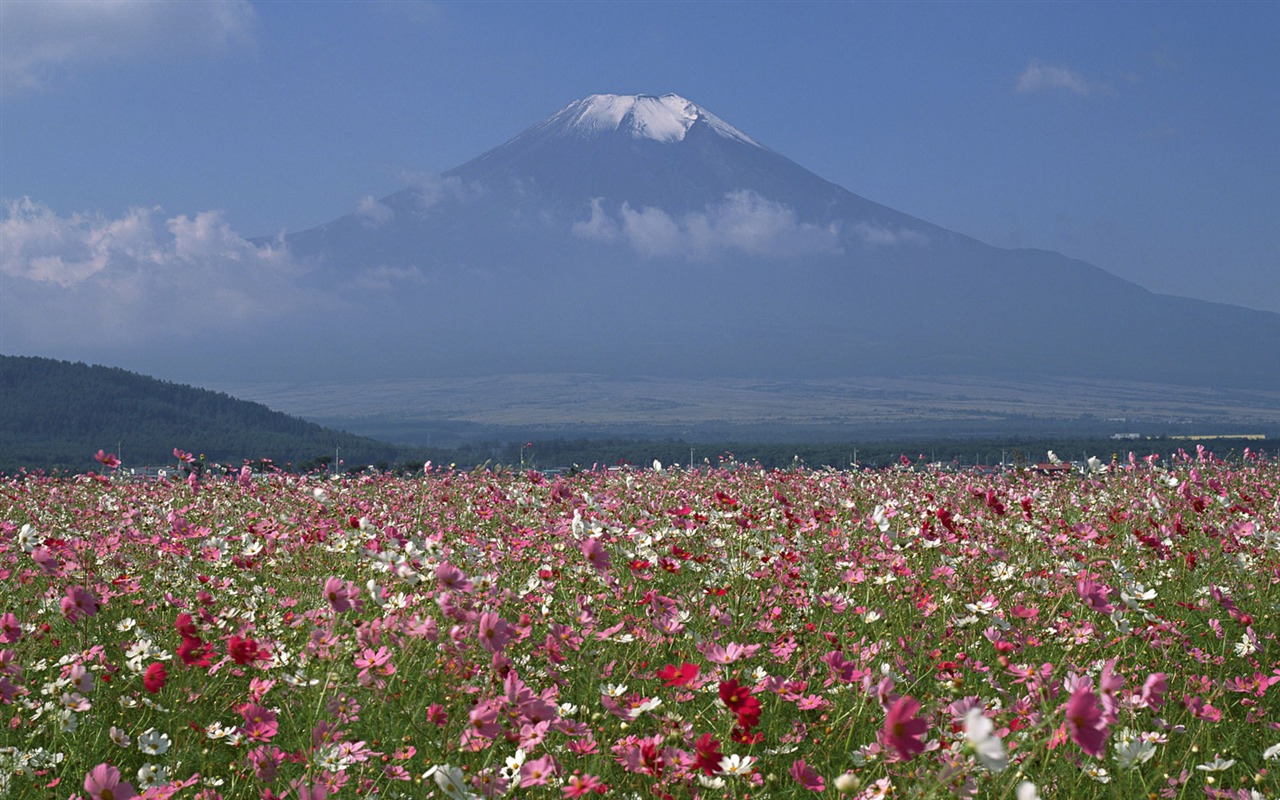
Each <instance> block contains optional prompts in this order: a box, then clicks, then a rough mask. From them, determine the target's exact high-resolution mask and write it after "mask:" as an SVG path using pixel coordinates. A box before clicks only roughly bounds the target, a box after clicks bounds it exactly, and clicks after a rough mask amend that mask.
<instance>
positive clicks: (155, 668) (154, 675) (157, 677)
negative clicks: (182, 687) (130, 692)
mask: <svg viewBox="0 0 1280 800" xmlns="http://www.w3.org/2000/svg"><path fill="white" fill-rule="evenodd" d="M168 680H169V673H168V672H166V671H165V668H164V664H161V663H160V662H159V661H154V662H152V664H151V666H149V667H147V671H146V673H145V674H144V675H143V676H142V687H143V688H144V689H146V690H147V691H148V692H151V693H152V694H155V693H156V692H158V691H160V690H161V689H163V688H164V684H165V682H166V681H168Z"/></svg>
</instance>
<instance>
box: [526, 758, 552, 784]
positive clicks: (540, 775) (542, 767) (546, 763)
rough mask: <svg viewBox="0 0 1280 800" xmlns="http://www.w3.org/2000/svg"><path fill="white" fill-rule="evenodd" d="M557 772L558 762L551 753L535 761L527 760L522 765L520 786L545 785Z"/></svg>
mask: <svg viewBox="0 0 1280 800" xmlns="http://www.w3.org/2000/svg"><path fill="white" fill-rule="evenodd" d="M555 774H556V762H555V761H553V760H552V758H551V756H550V754H548V755H545V756H543V757H542V758H537V759H534V760H533V761H526V762H524V763H523V764H521V765H520V788H521V789H525V788H528V787H530V786H544V785H545V784H546V783H547V781H548V780H550V778H551V776H552V775H555Z"/></svg>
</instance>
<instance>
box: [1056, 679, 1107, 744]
mask: <svg viewBox="0 0 1280 800" xmlns="http://www.w3.org/2000/svg"><path fill="white" fill-rule="evenodd" d="M1066 713H1067V730H1068V731H1070V733H1071V738H1072V739H1074V740H1075V743H1076V744H1078V745H1080V749H1081V750H1083V751H1085V752H1086V753H1088V754H1089V755H1091V756H1095V757H1097V758H1102V753H1103V745H1104V743H1105V742H1106V740H1107V723H1106V720H1105V719H1103V717H1102V709H1101V708H1100V707H1099V705H1098V696H1097V695H1095V694H1094V693H1093V691H1092V690H1091V689H1089V688H1087V687H1084V686H1082V687H1080V688H1078V689H1076V690H1075V692H1074V693H1072V695H1071V699H1070V700H1068V701H1067V708H1066Z"/></svg>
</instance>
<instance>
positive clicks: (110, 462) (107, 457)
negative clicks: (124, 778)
mask: <svg viewBox="0 0 1280 800" xmlns="http://www.w3.org/2000/svg"><path fill="white" fill-rule="evenodd" d="M94 458H95V459H97V460H98V463H99V464H102V465H103V466H104V467H109V468H110V469H115V468H116V467H118V466H120V459H118V458H116V454H115V453H105V452H103V451H101V450H99V451H98V453H97V455H95V456H94ZM126 785H127V784H126Z"/></svg>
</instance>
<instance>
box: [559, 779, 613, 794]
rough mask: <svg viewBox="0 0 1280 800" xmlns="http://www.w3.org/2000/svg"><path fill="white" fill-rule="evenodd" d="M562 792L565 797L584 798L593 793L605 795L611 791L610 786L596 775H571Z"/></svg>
mask: <svg viewBox="0 0 1280 800" xmlns="http://www.w3.org/2000/svg"><path fill="white" fill-rule="evenodd" d="M560 791H561V792H562V793H563V794H564V796H565V797H584V796H586V795H588V794H590V793H591V792H595V793H596V794H604V793H605V792H608V791H609V786H608V784H606V783H605V782H604V781H602V780H600V779H599V778H597V777H596V776H595V775H590V774H588V775H570V776H569V778H568V779H567V780H566V781H565V782H564V787H563V788H561V789H560Z"/></svg>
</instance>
